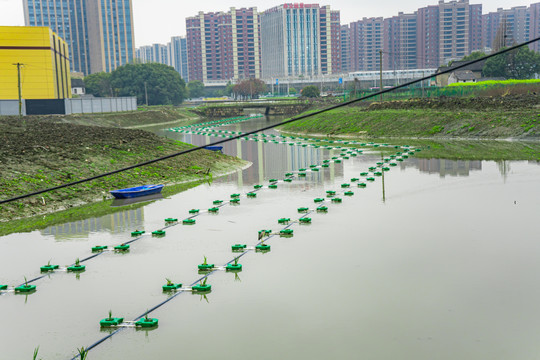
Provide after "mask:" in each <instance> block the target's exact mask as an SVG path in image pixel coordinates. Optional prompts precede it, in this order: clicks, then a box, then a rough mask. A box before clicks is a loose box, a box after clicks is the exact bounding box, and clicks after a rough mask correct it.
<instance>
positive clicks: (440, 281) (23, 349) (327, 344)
mask: <svg viewBox="0 0 540 360" xmlns="http://www.w3.org/2000/svg"><path fill="white" fill-rule="evenodd" d="M262 124H268V121H267V120H264V119H260V120H254V121H252V122H250V123H245V124H242V125H233V126H231V127H229V128H230V129H233V131H238V130H243V131H246V130H248V129H252V128H257V127H260V126H261V125H262ZM168 134H169V135H170V136H173V137H175V138H178V139H188V140H190V141H192V142H193V143H195V144H203V143H204V141H208V138H205V137H202V136H199V135H181V134H178V133H168ZM184 136H185V137H184ZM211 140H212V139H210V141H211ZM224 151H225V152H226V153H228V154H232V155H241V156H242V157H243V158H244V159H247V160H249V161H251V162H253V166H251V167H250V168H248V169H246V170H244V171H242V172H239V173H237V174H233V175H230V176H226V177H224V178H221V179H218V180H216V181H214V182H213V183H212V184H210V185H209V184H206V185H201V186H199V187H197V188H194V189H191V190H189V191H187V192H184V193H181V194H178V195H175V196H173V197H171V198H166V199H161V200H157V201H155V202H152V203H149V204H148V205H146V206H144V207H142V208H140V209H137V210H132V211H126V212H120V213H116V214H113V215H108V216H104V217H102V218H96V219H88V220H85V221H78V222H73V223H68V224H63V225H58V226H54V227H51V228H48V229H45V230H43V231H36V232H32V233H29V234H28V233H26V234H13V235H9V236H5V237H1V238H0V254H1V262H0V284H10V285H15V284H17V285H18V284H20V283H21V282H23V280H24V279H23V276H27V277H28V278H29V279H30V278H33V277H36V276H38V275H39V267H40V266H41V265H44V264H46V263H47V262H48V261H49V260H50V259H52V261H51V263H57V264H60V265H66V264H71V263H73V262H74V260H75V259H76V258H78V257H79V258H84V257H87V256H90V255H91V252H90V248H91V247H92V246H95V245H118V244H120V243H122V242H125V241H128V240H130V239H131V237H130V232H131V231H133V230H135V229H145V230H146V231H147V232H149V231H153V230H156V229H159V228H162V227H163V226H164V225H165V223H164V219H165V218H167V217H177V218H180V219H183V218H186V217H187V216H188V210H189V209H192V208H199V209H208V208H210V207H212V206H213V205H212V201H213V200H216V199H222V200H227V201H228V199H229V197H230V194H233V193H241V194H243V195H244V194H245V193H247V192H249V191H251V190H252V189H253V185H255V184H259V183H261V184H262V183H264V184H265V185H268V180H269V179H271V178H278V179H283V175H284V173H285V172H288V171H291V170H297V169H299V168H302V167H308V166H309V165H310V164H315V163H321V162H322V161H323V160H324V159H327V158H329V157H332V156H337V154H339V153H340V152H339V151H333V152H330V151H328V150H320V149H313V148H302V147H296V146H287V145H282V144H270V143H262V142H258V143H255V142H252V141H249V142H248V141H237V142H231V143H227V144H225V145H224ZM380 158H381V155H380V154H379V153H377V152H375V153H373V152H372V153H371V154H365V155H361V156H358V157H355V158H351V159H349V160H345V161H343V163H341V164H337V163H332V164H331V165H330V167H328V168H325V169H321V171H320V172H318V173H308V176H307V177H306V178H305V179H297V180H294V181H293V182H292V183H290V184H286V183H283V182H280V183H279V184H278V188H277V189H268V188H267V187H266V186H265V188H264V189H262V190H261V191H260V192H259V193H258V196H257V198H255V199H247V198H245V196H243V197H242V198H241V201H240V205H239V206H231V205H228V204H227V205H225V206H223V207H221V208H220V210H219V214H218V215H210V214H207V213H205V214H201V215H200V216H198V217H197V218H196V221H197V224H196V225H194V226H183V225H177V226H173V227H170V228H168V229H166V232H167V234H166V236H165V237H162V238H156V237H151V236H145V237H143V238H142V239H141V240H139V241H137V242H135V243H133V244H132V247H131V250H130V252H129V253H128V254H116V253H113V252H109V253H105V254H103V255H101V256H98V257H96V258H94V259H91V260H89V261H87V262H85V265H86V267H87V268H86V271H85V272H84V273H82V274H80V276H78V277H77V276H76V275H75V274H72V273H62V272H61V273H55V274H52V275H51V276H50V277H49V278H44V279H41V280H39V281H36V282H35V283H34V284H35V285H37V292H36V293H34V294H31V295H28V296H24V295H15V294H12V293H4V294H3V295H2V296H0V304H1V305H0V309H1V312H2V326H1V328H0V339H2V340H1V344H2V346H1V347H0V348H1V351H0V358H1V359H27V358H31V355H32V352H33V349H34V348H35V347H36V346H38V345H39V346H40V355H41V357H42V358H43V359H47V360H48V359H69V358H71V356H73V355H74V354H75V352H76V348H78V347H81V346H88V345H91V344H93V343H94V342H96V341H98V340H99V339H101V338H103V337H104V336H106V335H107V332H103V331H100V328H99V320H100V319H103V318H105V317H107V313H108V311H109V309H111V310H112V311H113V314H114V315H116V316H123V317H124V318H125V319H126V320H131V319H134V318H135V317H137V316H139V315H141V314H142V313H144V312H145V311H146V310H147V309H150V308H152V307H153V306H155V305H157V304H159V303H161V302H162V301H164V300H166V299H167V298H168V296H170V295H167V294H164V293H163V292H162V290H161V286H162V285H163V284H164V283H165V278H170V279H172V280H174V281H175V282H182V283H184V284H186V285H188V284H191V283H192V282H194V281H196V280H197V279H199V278H200V277H201V275H199V274H198V273H197V265H198V264H200V263H201V262H202V261H203V256H206V257H207V258H208V260H209V262H210V263H215V264H216V265H223V264H225V263H227V262H228V261H230V260H231V259H233V257H234V256H235V254H233V253H232V252H231V248H230V247H231V245H232V244H236V243H246V244H249V245H255V244H256V242H257V231H258V230H261V229H272V230H274V231H277V230H279V229H282V228H283V227H284V225H278V222H277V220H278V219H279V218H282V217H288V218H291V219H292V220H295V219H298V218H299V217H300V216H302V214H298V212H297V208H298V207H303V206H306V207H310V208H311V209H314V208H315V204H314V202H313V199H314V198H317V197H324V195H325V191H327V190H336V191H338V192H339V191H342V189H341V188H340V185H341V184H343V183H350V179H351V178H355V177H359V173H360V172H362V171H366V170H367V168H368V167H370V166H373V165H374V164H375V163H376V162H377V161H379V160H380ZM539 179H540V166H538V164H536V163H528V162H505V163H495V162H489V161H487V162H486V161H460V162H455V161H448V160H442V159H432V160H423V159H417V158H414V157H412V158H409V159H406V160H405V161H404V162H403V163H400V164H399V165H398V166H396V167H393V168H391V170H390V171H389V172H387V173H385V176H384V185H383V181H382V180H383V179H382V178H377V179H376V181H375V182H373V183H369V184H368V185H367V187H366V188H365V189H361V188H357V187H356V186H353V187H352V188H351V191H353V192H354V196H352V197H343V203H341V204H334V203H326V205H327V206H328V207H329V212H328V213H327V214H321V213H312V214H310V215H309V217H311V218H312V224H311V225H299V224H294V225H292V226H291V229H294V237H292V238H280V237H278V236H276V237H273V238H271V239H270V240H269V241H268V244H269V245H271V247H272V249H271V251H270V252H268V253H265V254H262V253H255V252H249V253H247V254H246V255H245V256H243V257H242V258H241V260H240V263H241V264H242V265H243V268H244V270H243V271H242V272H240V273H238V274H237V275H236V276H235V274H233V273H227V272H224V271H218V272H216V273H214V274H212V275H211V276H210V277H209V280H208V283H209V284H211V285H212V292H211V293H210V294H208V295H207V296H206V297H204V296H200V295H193V294H191V293H182V294H181V295H179V296H177V297H175V298H174V299H172V300H171V301H170V302H168V303H166V304H165V305H163V306H162V307H160V308H158V309H157V310H155V311H153V312H152V313H151V314H150V316H151V317H155V318H159V321H160V323H159V327H158V328H157V329H155V330H152V331H140V330H135V329H132V328H128V329H124V330H122V331H120V332H119V333H117V334H115V335H114V336H113V337H112V338H110V339H108V340H106V341H105V342H103V343H102V344H100V345H99V346H97V347H95V348H94V349H93V350H92V351H91V352H90V354H89V356H88V359H89V360H90V359H111V360H112V359H135V360H142V359H175V358H180V357H182V358H188V359H192V358H200V359H213V358H217V357H220V358H237V359H327V358H330V357H334V358H339V359H360V358H365V359H415V360H416V359H426V360H427V359H430V360H431V359H528V358H535V357H536V356H537V352H538V351H537V347H538V346H537V336H536V333H537V331H536V330H537V328H538V324H539V323H540V305H539V304H540V285H539V283H540V281H539V280H540V276H539V275H538V274H540V262H539V261H538V258H539V256H540V242H539V241H538V226H537V218H538V213H539V210H540V187H538V180H539Z"/></svg>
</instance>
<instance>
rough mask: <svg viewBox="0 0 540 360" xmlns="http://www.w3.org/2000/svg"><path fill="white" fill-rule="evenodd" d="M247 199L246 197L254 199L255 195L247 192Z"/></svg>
mask: <svg viewBox="0 0 540 360" xmlns="http://www.w3.org/2000/svg"><path fill="white" fill-rule="evenodd" d="M247 197H248V198H256V197H257V193H253V192H249V193H247Z"/></svg>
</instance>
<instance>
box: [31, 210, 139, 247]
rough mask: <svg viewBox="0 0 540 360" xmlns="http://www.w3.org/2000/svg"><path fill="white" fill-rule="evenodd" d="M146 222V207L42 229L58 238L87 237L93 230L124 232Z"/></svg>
mask: <svg viewBox="0 0 540 360" xmlns="http://www.w3.org/2000/svg"><path fill="white" fill-rule="evenodd" d="M143 222H144V208H138V209H134V210H124V211H118V212H115V213H113V214H108V215H105V216H102V217H99V218H90V219H84V220H79V221H74V222H69V223H65V224H60V225H53V226H50V227H48V228H46V229H44V230H42V231H41V234H42V235H44V236H54V238H55V239H56V240H59V241H62V240H74V239H86V238H88V235H89V234H90V233H93V232H101V231H109V232H111V233H122V232H125V231H126V229H131V228H133V227H137V226H141V227H142V225H143Z"/></svg>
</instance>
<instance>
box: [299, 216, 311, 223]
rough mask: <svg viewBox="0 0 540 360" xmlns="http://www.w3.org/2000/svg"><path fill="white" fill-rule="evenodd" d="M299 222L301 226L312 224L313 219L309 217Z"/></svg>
mask: <svg viewBox="0 0 540 360" xmlns="http://www.w3.org/2000/svg"><path fill="white" fill-rule="evenodd" d="M298 221H299V222H300V224H311V218H308V217H304V218H300V219H299V220H298Z"/></svg>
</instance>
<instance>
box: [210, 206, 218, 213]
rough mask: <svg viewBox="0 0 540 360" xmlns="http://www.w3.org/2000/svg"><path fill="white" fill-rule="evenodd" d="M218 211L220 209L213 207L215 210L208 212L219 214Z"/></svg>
mask: <svg viewBox="0 0 540 360" xmlns="http://www.w3.org/2000/svg"><path fill="white" fill-rule="evenodd" d="M218 211H219V208H217V207H213V208H210V209H208V212H210V213H217V212H218Z"/></svg>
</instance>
